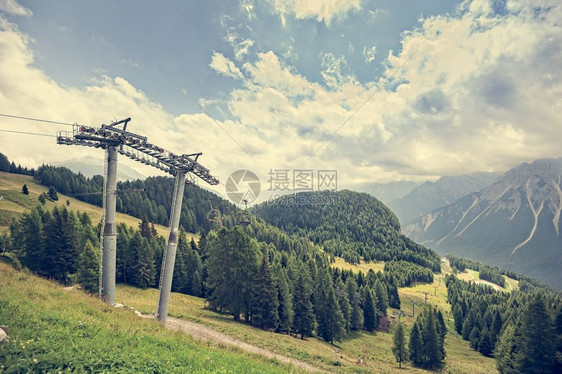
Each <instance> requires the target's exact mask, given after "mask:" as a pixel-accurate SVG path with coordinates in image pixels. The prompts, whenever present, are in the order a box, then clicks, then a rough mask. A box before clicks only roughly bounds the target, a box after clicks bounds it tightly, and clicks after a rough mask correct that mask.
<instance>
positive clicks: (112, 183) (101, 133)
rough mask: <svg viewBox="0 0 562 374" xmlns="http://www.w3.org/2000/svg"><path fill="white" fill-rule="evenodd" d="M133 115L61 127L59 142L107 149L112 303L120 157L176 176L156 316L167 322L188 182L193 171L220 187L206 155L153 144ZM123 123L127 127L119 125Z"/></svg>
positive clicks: (105, 265) (105, 268) (107, 288)
mask: <svg viewBox="0 0 562 374" xmlns="http://www.w3.org/2000/svg"><path fill="white" fill-rule="evenodd" d="M130 120H131V118H126V119H124V120H121V121H116V122H113V123H111V124H109V125H102V126H101V128H94V127H89V126H82V125H78V124H75V125H73V128H72V132H70V131H59V132H58V133H57V144H62V145H81V146H87V147H94V148H103V149H105V150H106V157H105V161H104V163H105V165H104V169H105V170H104V171H105V172H104V174H105V175H104V196H103V199H104V218H103V220H102V223H103V225H102V240H101V243H102V258H101V261H100V267H101V269H100V296H101V297H102V299H103V300H105V301H106V302H107V303H108V304H110V305H115V272H116V258H117V236H116V227H115V211H116V201H117V199H116V193H117V155H118V154H121V155H124V156H126V157H128V158H131V159H133V160H135V161H137V162H140V163H142V164H145V165H149V166H152V167H155V168H157V169H160V170H162V171H164V172H167V173H169V174H172V175H173V176H174V177H175V187H174V197H173V200H172V206H171V209H170V222H169V226H170V233H169V236H168V243H167V245H166V251H165V252H164V256H163V259H162V270H161V273H160V282H159V290H160V296H159V300H158V310H157V312H156V317H157V318H158V320H159V321H160V322H162V323H165V322H166V318H167V314H168V313H167V312H168V305H169V300H170V292H171V288H172V278H173V273H174V264H175V258H176V249H177V245H178V228H179V221H180V217H181V206H182V203H183V195H184V187H185V184H186V183H187V184H190V183H191V179H190V180H188V178H187V176H188V175H195V176H197V177H199V178H200V179H202V180H203V181H205V182H207V183H209V184H211V185H217V184H219V181H218V179H217V178H215V177H213V176H212V175H211V174H210V172H209V169H207V168H205V167H204V166H203V165H201V164H199V163H198V162H197V160H198V158H199V156H200V155H201V153H194V154H182V155H176V154H174V153H172V152H168V151H166V150H164V148H161V147H158V146H156V145H154V144H151V143H148V139H147V138H146V137H145V136H141V135H138V134H134V133H131V132H129V131H127V124H128V123H129V121H130ZM119 125H123V128H122V129H120V128H118V126H119Z"/></svg>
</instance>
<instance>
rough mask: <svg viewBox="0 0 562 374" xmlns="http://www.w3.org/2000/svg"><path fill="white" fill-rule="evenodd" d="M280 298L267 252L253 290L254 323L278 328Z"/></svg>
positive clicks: (265, 327)
mask: <svg viewBox="0 0 562 374" xmlns="http://www.w3.org/2000/svg"><path fill="white" fill-rule="evenodd" d="M278 308H279V300H278V298H277V290H276V288H275V283H274V280H273V275H272V274H271V268H270V266H269V261H268V259H267V256H266V254H265V253H264V254H263V255H262V260H261V264H260V266H259V268H258V272H257V274H256V276H255V279H254V285H253V292H252V323H253V324H255V325H258V326H260V327H261V328H263V329H264V330H267V329H268V328H276V327H277V324H278V322H279V314H278V311H277V309H278Z"/></svg>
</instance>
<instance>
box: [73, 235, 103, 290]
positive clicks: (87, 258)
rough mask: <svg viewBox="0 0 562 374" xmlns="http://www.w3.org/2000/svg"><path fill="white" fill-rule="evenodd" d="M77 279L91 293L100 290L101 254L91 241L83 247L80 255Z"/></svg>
mask: <svg viewBox="0 0 562 374" xmlns="http://www.w3.org/2000/svg"><path fill="white" fill-rule="evenodd" d="M76 281H77V282H78V283H79V284H80V285H81V286H82V288H84V289H85V290H86V291H88V292H90V293H96V292H98V287H99V255H98V251H96V249H95V248H94V246H93V245H92V243H91V242H90V241H87V242H86V245H85V246H84V248H83V249H82V253H80V256H79V257H78V272H77V273H76Z"/></svg>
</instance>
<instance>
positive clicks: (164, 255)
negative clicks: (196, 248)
mask: <svg viewBox="0 0 562 374" xmlns="http://www.w3.org/2000/svg"><path fill="white" fill-rule="evenodd" d="M174 180H175V182H174V191H177V189H178V183H179V180H178V178H174ZM173 195H174V196H173V198H172V206H171V207H170V220H169V222H168V228H171V227H172V217H173V216H174V211H175V206H176V199H177V198H178V197H177V196H176V194H175V193H174V194H173ZM166 252H167V251H166V250H164V253H163V254H162V264H161V266H160V280H159V282H158V291H159V292H160V291H162V283H164V270H165V268H166Z"/></svg>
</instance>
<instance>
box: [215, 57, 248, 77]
mask: <svg viewBox="0 0 562 374" xmlns="http://www.w3.org/2000/svg"><path fill="white" fill-rule="evenodd" d="M209 66H210V67H211V68H212V69H213V70H215V71H216V72H217V73H220V74H222V75H224V76H225V77H230V78H234V79H243V78H244V76H243V75H242V72H241V71H240V69H238V67H236V65H235V64H234V62H232V60H230V59H228V58H226V57H225V56H224V55H223V54H222V53H219V52H214V53H213V56H212V57H211V63H210V64H209Z"/></svg>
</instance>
